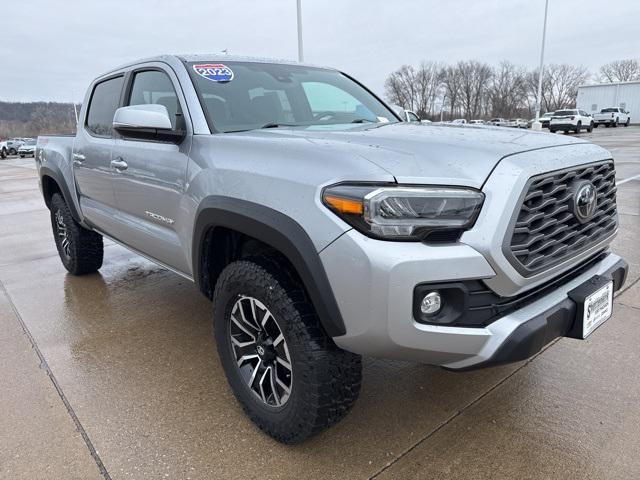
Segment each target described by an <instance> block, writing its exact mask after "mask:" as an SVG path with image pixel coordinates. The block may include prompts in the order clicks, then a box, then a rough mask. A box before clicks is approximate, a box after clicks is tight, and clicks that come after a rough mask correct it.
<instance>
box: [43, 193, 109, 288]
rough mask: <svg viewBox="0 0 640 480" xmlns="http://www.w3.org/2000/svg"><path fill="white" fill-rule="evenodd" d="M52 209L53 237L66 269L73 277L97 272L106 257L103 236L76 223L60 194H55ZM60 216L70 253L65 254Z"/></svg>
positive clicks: (52, 199)
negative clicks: (58, 218)
mask: <svg viewBox="0 0 640 480" xmlns="http://www.w3.org/2000/svg"><path fill="white" fill-rule="evenodd" d="M50 209H51V227H52V229H53V237H54V240H55V242H56V247H57V248H58V254H59V255H60V260H62V264H63V265H64V268H66V269H67V270H68V271H69V273H72V274H73V275H84V274H87V273H93V272H97V271H98V269H99V268H100V267H101V266H102V259H103V255H104V245H103V242H102V235H100V234H98V233H96V232H93V231H91V230H87V229H86V228H84V227H82V226H81V225H80V224H79V223H78V222H76V221H75V219H74V218H73V215H71V211H70V210H69V207H68V206H67V203H66V202H65V201H64V198H63V197H62V195H60V194H59V193H54V194H53V197H52V198H51V206H50ZM58 214H59V215H60V216H61V219H62V221H63V222H64V227H65V229H66V235H67V240H68V248H67V252H68V253H66V252H65V247H64V246H63V241H62V237H61V235H60V227H59V225H58V221H57V215H58Z"/></svg>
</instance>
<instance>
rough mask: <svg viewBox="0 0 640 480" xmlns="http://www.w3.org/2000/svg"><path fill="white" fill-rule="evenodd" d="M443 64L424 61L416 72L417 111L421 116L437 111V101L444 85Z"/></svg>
mask: <svg viewBox="0 0 640 480" xmlns="http://www.w3.org/2000/svg"><path fill="white" fill-rule="evenodd" d="M441 71H442V66H440V65H438V64H437V63H433V62H422V63H421V64H420V67H419V68H418V70H417V72H416V84H417V96H418V97H417V99H416V102H415V103H416V108H417V113H418V115H420V116H421V117H426V116H431V115H434V113H435V103H436V100H437V98H438V96H439V95H440V90H441V86H442V77H441Z"/></svg>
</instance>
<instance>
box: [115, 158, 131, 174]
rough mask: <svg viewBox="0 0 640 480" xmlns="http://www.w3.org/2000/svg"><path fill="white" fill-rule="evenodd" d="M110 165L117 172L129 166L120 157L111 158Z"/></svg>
mask: <svg viewBox="0 0 640 480" xmlns="http://www.w3.org/2000/svg"><path fill="white" fill-rule="evenodd" d="M111 166H112V167H113V168H115V169H116V170H118V171H119V172H121V171H122V170H126V169H127V168H128V167H129V165H127V162H125V161H124V160H122V159H121V158H116V159H114V160H111Z"/></svg>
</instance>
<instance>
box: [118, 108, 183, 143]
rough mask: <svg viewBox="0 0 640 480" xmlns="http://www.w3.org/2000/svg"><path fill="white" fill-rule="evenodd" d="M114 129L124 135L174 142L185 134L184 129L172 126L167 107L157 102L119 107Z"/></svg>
mask: <svg viewBox="0 0 640 480" xmlns="http://www.w3.org/2000/svg"><path fill="white" fill-rule="evenodd" d="M113 129H114V130H116V131H117V132H118V133H120V134H121V135H123V136H124V137H129V138H137V139H144V140H158V141H170V142H174V143H178V142H179V141H180V140H182V139H183V138H184V135H185V132H184V130H176V129H174V128H173V127H172V125H171V119H170V118H169V112H168V111H167V107H165V106H164V105H157V104H144V105H131V106H128V107H120V108H118V109H117V110H116V113H115V114H114V115H113Z"/></svg>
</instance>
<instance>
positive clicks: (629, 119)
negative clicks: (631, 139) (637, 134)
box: [624, 117, 631, 127]
mask: <svg viewBox="0 0 640 480" xmlns="http://www.w3.org/2000/svg"><path fill="white" fill-rule="evenodd" d="M630 123H631V118H629V117H627V121H626V122H624V126H625V127H628V126H629V124H630Z"/></svg>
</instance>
